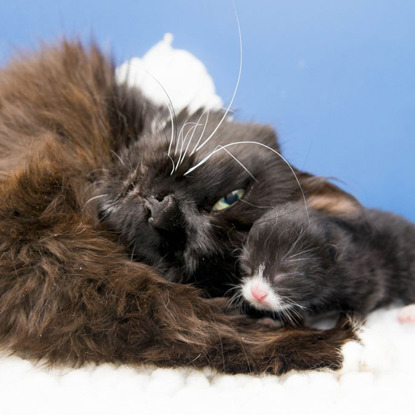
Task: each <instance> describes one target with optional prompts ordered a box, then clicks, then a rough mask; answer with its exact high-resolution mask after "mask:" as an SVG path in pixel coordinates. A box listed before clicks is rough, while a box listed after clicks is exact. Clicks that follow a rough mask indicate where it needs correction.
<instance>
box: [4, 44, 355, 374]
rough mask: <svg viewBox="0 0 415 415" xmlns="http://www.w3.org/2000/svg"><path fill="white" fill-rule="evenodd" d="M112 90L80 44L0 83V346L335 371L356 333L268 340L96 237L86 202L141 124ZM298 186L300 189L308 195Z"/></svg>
mask: <svg viewBox="0 0 415 415" xmlns="http://www.w3.org/2000/svg"><path fill="white" fill-rule="evenodd" d="M119 91H120V89H119V87H118V86H117V85H116V83H115V79H114V68H113V65H112V64H111V63H109V62H108V60H107V59H106V58H104V57H103V56H102V55H101V53H100V52H99V51H98V50H97V48H95V47H91V48H90V49H88V50H86V51H85V50H84V48H83V47H82V46H81V45H80V44H78V43H67V42H63V43H62V44H61V45H60V46H59V47H57V48H44V49H43V50H42V52H40V53H38V54H36V55H33V56H25V57H23V58H21V59H17V60H15V61H13V62H11V63H10V64H9V66H8V67H7V68H6V69H4V70H2V72H1V73H0V175H1V176H0V177H1V182H0V341H1V345H2V347H3V349H5V350H7V351H9V352H17V353H19V354H24V355H25V356H28V357H31V358H34V359H44V360H45V361H47V362H49V363H57V364H67V365H80V364H83V363H85V362H96V363H99V362H122V363H130V364H138V363H153V364H156V365H159V366H163V367H167V366H170V367H175V366H183V365H186V366H192V367H203V366H211V367H213V368H215V369H217V370H219V371H223V372H228V373H239V372H253V373H261V372H265V371H269V372H272V373H284V372H286V371H287V370H290V369H310V368H318V367H332V368H338V367H339V366H340V365H341V361H342V358H341V355H340V352H339V350H340V347H341V346H342V345H343V344H344V343H345V342H346V341H347V340H349V339H352V338H354V333H353V330H352V329H351V327H350V325H347V324H346V325H339V326H338V327H336V328H335V329H333V330H329V331H319V330H306V329H304V330H298V329H286V330H279V331H276V330H272V329H268V328H265V327H258V326H256V325H255V324H252V322H250V321H249V320H247V319H245V318H244V317H238V316H232V315H227V314H226V311H225V304H224V302H222V300H220V299H219V300H218V299H205V298H202V297H201V296H200V294H199V292H198V291H197V290H196V289H195V288H193V287H192V286H189V285H179V284H173V283H171V282H168V281H166V280H165V279H164V278H162V277H161V276H160V275H158V273H157V272H155V271H154V270H153V269H152V268H150V267H148V266H146V265H144V264H141V263H137V262H133V261H130V260H129V257H128V255H127V254H126V252H125V249H124V248H123V247H122V246H120V245H118V244H117V243H116V240H115V238H114V237H113V235H112V234H111V233H108V232H106V231H105V230H103V229H101V228H100V224H99V221H98V218H97V217H96V215H95V211H94V210H93V207H92V204H87V201H88V200H89V199H90V198H91V197H92V196H93V188H94V186H93V184H94V180H95V179H94V177H95V176H94V175H95V174H96V172H98V171H99V170H100V169H105V168H107V167H108V166H109V165H110V163H111V161H112V159H113V155H112V151H115V152H116V151H118V150H119V148H120V147H121V146H123V145H125V142H126V140H127V139H128V138H129V137H131V134H132V132H134V131H135V130H136V129H139V128H140V126H137V125H130V124H129V123H128V122H126V120H128V119H129V116H130V115H131V114H129V111H130V110H131V109H129V108H128V106H126V105H125V102H123V100H122V98H121V96H122V95H120V93H119ZM143 105H144V107H143V108H142V111H143V112H145V111H146V108H145V104H143ZM138 119H139V118H138ZM302 181H303V184H304V188H305V190H306V191H307V188H308V185H310V189H313V186H314V187H315V186H316V183H315V181H313V179H312V178H310V177H309V176H304V177H302ZM322 183H323V182H322ZM321 186H322V187H323V188H324V184H322V185H321ZM317 187H318V186H317ZM319 189H320V187H319ZM328 191H329V192H330V191H331V190H330V188H329V189H328ZM335 192H337V190H335ZM317 193H318V192H316V194H317ZM298 197H300V196H298ZM322 210H324V207H323V208H322ZM328 210H330V209H328Z"/></svg>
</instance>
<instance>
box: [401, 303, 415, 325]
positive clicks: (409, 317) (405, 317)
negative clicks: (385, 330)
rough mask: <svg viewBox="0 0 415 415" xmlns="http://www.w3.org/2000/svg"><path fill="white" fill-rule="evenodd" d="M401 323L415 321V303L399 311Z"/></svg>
mask: <svg viewBox="0 0 415 415" xmlns="http://www.w3.org/2000/svg"><path fill="white" fill-rule="evenodd" d="M398 321H399V322H400V323H415V304H411V305H407V306H406V307H403V308H402V309H401V310H399V312H398Z"/></svg>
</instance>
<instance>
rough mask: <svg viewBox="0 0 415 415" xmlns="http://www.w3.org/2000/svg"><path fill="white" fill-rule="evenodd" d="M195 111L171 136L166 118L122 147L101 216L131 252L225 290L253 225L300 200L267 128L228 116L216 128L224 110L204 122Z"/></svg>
mask: <svg viewBox="0 0 415 415" xmlns="http://www.w3.org/2000/svg"><path fill="white" fill-rule="evenodd" d="M201 115H202V113H201V112H200V113H197V114H194V115H193V116H191V117H188V116H187V114H181V115H180V116H179V117H178V120H177V122H176V125H175V131H176V132H175V133H174V134H175V137H176V136H178V137H179V138H175V140H174V141H173V142H171V140H170V138H171V125H170V123H168V124H169V125H167V126H165V127H163V128H150V127H149V128H143V130H142V131H141V132H140V134H139V137H138V138H137V139H136V140H133V141H132V143H131V144H130V145H128V146H127V145H126V146H125V147H124V148H121V149H120V150H119V152H118V154H117V157H116V158H115V159H114V164H113V165H112V167H111V168H110V171H109V172H108V174H107V176H106V177H105V178H104V180H103V185H102V188H101V189H100V194H102V195H103V196H102V197H101V198H100V199H99V214H100V218H101V220H102V222H103V223H105V224H106V226H107V227H108V228H109V229H110V230H111V231H113V232H115V233H116V234H117V235H119V236H120V239H121V242H122V243H123V244H124V245H125V246H126V247H128V250H129V253H130V255H131V257H132V258H133V259H135V260H138V261H142V262H145V263H147V264H149V265H152V266H155V267H156V268H158V269H159V270H160V271H161V272H162V273H163V275H165V276H166V278H168V279H169V280H171V281H177V282H194V283H196V284H198V285H199V286H201V287H203V288H204V289H207V291H209V292H210V294H212V295H222V294H223V293H224V292H225V291H226V290H228V289H229V285H228V284H229V283H230V282H231V281H232V280H235V278H236V277H237V266H236V261H237V259H236V258H237V254H238V250H239V248H240V247H241V245H242V243H243V241H244V240H245V238H246V235H247V232H248V231H249V229H250V227H251V226H252V224H253V222H254V221H255V220H257V219H258V218H259V217H260V216H262V215H263V214H264V212H265V211H266V210H268V209H270V208H271V207H274V206H276V205H277V204H279V203H284V202H286V201H288V200H292V199H294V198H298V192H299V188H298V184H297V181H296V178H295V176H294V175H293V173H292V171H291V169H290V167H289V166H288V165H287V164H286V162H284V161H283V159H281V158H280V157H279V156H278V155H277V154H275V152H273V151H272V150H270V149H268V148H266V147H265V146H268V147H271V148H273V149H274V150H276V151H278V146H277V143H276V137H275V134H274V132H273V131H272V130H271V129H270V128H269V127H266V126H261V125H256V124H241V123H236V122H233V121H229V120H225V121H224V122H223V123H222V124H221V125H220V127H219V128H218V129H217V131H216V132H215V133H214V134H213V135H212V133H213V132H214V130H215V129H216V127H217V126H218V124H219V123H220V121H221V118H222V113H216V114H212V113H210V114H209V119H208V121H207V122H206V115H207V114H203V115H202V117H201ZM186 122H187V123H188V124H187V125H185V123H186ZM156 123H157V121H156V122H154V123H149V124H152V125H153V127H154V126H157V124H156ZM193 123H198V124H200V125H198V126H195V124H193ZM181 130H182V133H180V131H181ZM202 134H203V135H202ZM200 137H202V138H201V140H200V141H199V138H200ZM208 137H211V138H210V139H209V140H208V141H207V142H206V143H205V144H204V145H203V143H204V142H205V140H206V139H207V138H208ZM190 140H191V141H190ZM198 141H199V146H198V147H195V146H196V143H197V142H198ZM254 141H255V142H257V143H259V144H253V143H251V142H254ZM189 142H190V144H189V146H188V147H187V144H188V143H189ZM182 143H183V145H182ZM232 143H239V144H232ZM169 147H170V151H169ZM186 148H187V152H185V150H186ZM196 148H197V151H194V150H195V149H196ZM214 151H216V152H215V153H214V154H213V155H211V154H212V152H214ZM184 154H185V155H184ZM209 155H211V156H210V158H208V159H207V160H206V157H208V156H209ZM202 160H206V161H205V162H204V163H203V164H201V165H199V166H198V164H199V163H200V162H201V161H202ZM179 161H180V162H179ZM195 166H198V167H197V168H195V169H192V168H193V167H195Z"/></svg>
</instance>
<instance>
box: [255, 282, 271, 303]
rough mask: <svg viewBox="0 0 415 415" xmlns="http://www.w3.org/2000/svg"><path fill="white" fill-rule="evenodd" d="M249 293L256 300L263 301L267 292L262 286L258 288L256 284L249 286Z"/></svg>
mask: <svg viewBox="0 0 415 415" xmlns="http://www.w3.org/2000/svg"><path fill="white" fill-rule="evenodd" d="M251 294H252V296H253V297H254V298H255V300H258V301H260V302H261V301H264V300H265V298H266V297H267V296H268V293H267V292H266V291H265V290H264V289H263V288H260V287H258V286H257V285H254V286H252V287H251Z"/></svg>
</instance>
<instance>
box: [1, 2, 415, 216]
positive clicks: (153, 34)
mask: <svg viewBox="0 0 415 415" xmlns="http://www.w3.org/2000/svg"><path fill="white" fill-rule="evenodd" d="M0 1H1V3H0V63H2V64H4V63H5V62H6V61H7V58H8V57H9V56H10V54H12V53H13V51H14V50H16V49H21V48H22V47H24V48H25V47H30V48H32V47H35V46H36V45H37V44H38V42H39V40H47V41H51V40H55V39H56V38H57V37H59V36H61V35H63V34H67V35H74V34H77V35H78V36H80V37H82V38H83V39H89V38H90V37H91V35H92V34H93V35H94V37H95V39H97V41H98V42H99V43H100V44H101V45H102V46H103V47H104V48H106V49H111V50H112V51H113V53H114V56H115V58H116V61H117V62H118V63H120V62H122V61H123V60H125V59H127V58H130V57H132V56H137V55H138V56H139V55H142V54H144V52H145V51H146V50H147V49H149V48H150V47H151V46H152V45H153V44H154V43H156V42H157V41H159V40H160V39H161V38H162V36H163V34H164V33H165V32H172V33H173V34H174V36H175V40H174V43H173V45H174V46H175V47H178V48H184V49H188V50H189V51H191V52H192V53H194V54H195V55H196V56H198V57H199V58H200V59H202V61H203V62H204V63H205V64H206V66H207V68H208V70H209V72H210V73H211V75H212V76H213V78H214V80H215V83H216V86H217V91H218V93H219V95H220V96H221V97H222V98H223V99H224V100H225V102H229V100H230V97H231V95H232V92H233V87H234V85H235V82H236V77H237V71H238V62H239V49H238V48H239V47H238V31H237V26H236V21H235V17H234V14H233V8H232V3H231V2H230V1H227V0H199V1H194V0H192V1H190V0H189V1H185V0H175V1H167V0H164V1H151V2H150V1H127V0H119V1H105V0H104V1H99V2H98V1H89V2H88V1H74V0H71V1H69V0H53V1H51V0H40V1H31V2H29V1H19V0H13V1H5V0H0ZM236 6H237V9H238V13H239V16H240V21H241V27H242V35H243V53H244V64H243V73H242V80H241V85H240V88H239V90H238V93H237V96H236V100H235V103H234V106H233V107H234V109H236V110H237V117H238V118H240V119H242V120H247V121H251V120H255V121H260V122H264V123H269V124H271V125H273V126H274V127H275V128H276V129H277V131H278V133H279V137H280V141H281V143H282V145H283V150H284V152H285V155H286V156H287V157H288V159H289V160H290V161H291V162H292V163H293V164H295V165H296V166H297V167H299V168H301V169H306V170H308V171H311V172H313V173H316V174H321V175H326V176H333V177H337V178H339V179H341V180H342V181H343V182H344V184H342V186H343V187H345V189H346V190H348V191H350V192H352V193H353V194H354V195H356V196H357V197H358V198H359V199H360V200H361V201H362V202H363V203H364V204H366V205H367V206H372V207H380V208H383V209H387V210H393V211H395V212H398V213H401V214H403V215H405V216H406V217H408V218H411V219H412V220H415V184H414V180H413V176H414V162H415V94H414V92H415V2H414V1H413V0H397V1H394V2H392V1H390V0H389V1H386V0H359V1H357V0H347V1H332V0H331V1H330V0H327V1H323V0H313V1H309V0H290V1H286V0H284V1H280V0H274V1H271V0H269V1H267V0H258V1H252V0H249V1H242V0H239V1H238V0H236Z"/></svg>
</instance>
